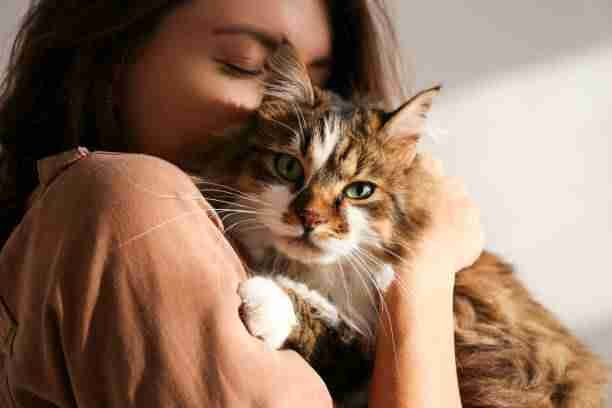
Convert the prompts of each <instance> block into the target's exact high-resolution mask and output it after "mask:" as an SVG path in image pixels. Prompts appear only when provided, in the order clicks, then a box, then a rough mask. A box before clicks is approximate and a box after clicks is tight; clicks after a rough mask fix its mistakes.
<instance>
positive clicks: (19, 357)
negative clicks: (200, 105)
mask: <svg viewBox="0 0 612 408" xmlns="http://www.w3.org/2000/svg"><path fill="white" fill-rule="evenodd" d="M209 209H210V207H209V206H207V204H206V203H205V202H204V201H203V199H202V197H201V196H200V194H199V192H198V191H197V189H196V188H195V186H194V185H193V183H192V182H191V181H190V180H189V179H188V178H187V176H185V175H184V174H183V173H182V172H180V171H179V170H178V169H177V168H175V167H174V166H171V165H170V164H168V163H166V162H163V161H161V160H159V159H155V158H152V157H148V156H143V155H123V154H96V153H94V154H92V156H91V157H88V158H84V159H82V160H80V161H79V162H78V163H76V164H74V165H72V166H71V167H70V168H68V169H67V170H65V172H64V173H62V174H60V175H59V176H58V177H57V178H56V179H55V181H54V182H53V183H52V184H51V185H50V186H49V187H48V189H46V191H45V194H44V195H43V196H42V197H41V199H40V201H37V202H36V203H35V204H34V208H33V210H32V211H31V212H30V213H29V215H28V218H27V219H26V220H25V221H24V223H23V225H22V227H21V230H20V231H19V232H18V235H17V236H16V237H15V239H17V238H20V239H21V240H22V243H23V246H25V249H26V250H25V252H24V251H23V250H20V253H21V254H22V255H21V256H23V257H24V259H25V260H19V259H12V260H14V261H16V262H11V263H10V265H11V268H12V269H11V270H13V269H16V268H21V269H19V272H18V276H17V278H16V284H15V285H14V286H13V287H14V288H15V290H16V291H17V290H18V291H19V293H17V294H16V295H15V299H16V301H15V302H13V304H16V305H19V308H18V313H17V320H18V335H17V337H16V339H15V354H14V356H13V357H12V362H14V364H15V367H16V368H15V372H17V373H19V375H16V376H13V377H12V386H14V387H15V389H18V390H19V392H16V393H15V395H16V398H17V400H18V403H19V405H20V406H32V407H34V406H38V405H37V404H35V403H33V402H32V401H33V400H34V399H37V401H40V399H43V400H44V401H46V404H45V406H46V405H49V404H51V405H57V406H78V407H83V408H93V407H106V408H113V407H122V408H127V407H151V408H155V407H160V408H161V407H170V406H183V407H220V408H221V407H237V406H247V407H248V406H258V407H268V408H270V407H289V406H290V407H296V408H298V407H321V408H322V407H331V398H330V396H329V394H328V392H327V391H326V389H325V385H324V384H323V382H322V381H321V379H320V378H318V376H317V375H316V373H315V372H314V371H313V370H312V368H310V367H309V366H308V364H307V363H306V362H305V361H304V360H302V359H301V358H300V357H299V356H298V355H297V354H296V353H294V352H290V351H282V352H277V351H270V350H268V349H266V348H265V347H264V345H263V344H262V343H261V342H260V341H259V340H257V339H255V338H253V337H252V336H251V335H250V334H249V333H248V332H247V330H246V329H245V328H244V325H243V324H242V322H241V321H240V318H239V316H238V307H239V305H240V299H239V297H238V295H237V293H236V288H237V286H238V283H239V282H240V280H241V279H244V277H245V272H244V270H243V268H242V265H241V263H240V260H239V259H238V258H237V256H236V254H235V253H234V252H233V251H232V249H231V247H230V246H229V244H228V243H227V241H226V240H225V238H224V237H223V234H222V233H221V231H220V230H219V229H218V228H217V227H216V226H215V225H214V223H213V222H212V221H211V220H210V219H209V217H208V210H209ZM23 246H22V245H20V247H22V248H23ZM41 404H42V403H41Z"/></svg>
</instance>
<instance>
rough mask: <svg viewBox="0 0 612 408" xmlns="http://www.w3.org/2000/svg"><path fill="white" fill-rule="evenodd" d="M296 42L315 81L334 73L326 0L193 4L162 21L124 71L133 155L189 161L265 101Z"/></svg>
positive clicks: (124, 112) (124, 114)
mask: <svg viewBox="0 0 612 408" xmlns="http://www.w3.org/2000/svg"><path fill="white" fill-rule="evenodd" d="M285 39H286V40H289V41H290V42H291V43H292V44H293V45H294V46H295V47H296V48H297V50H298V52H299V53H300V55H301V57H302V60H303V61H304V62H305V63H306V64H307V65H308V68H309V72H310V74H311V77H312V79H313V82H314V83H316V84H318V85H323V84H324V83H325V81H326V79H327V78H328V77H329V75H330V68H331V60H330V56H331V33H330V23H329V18H328V14H327V8H326V6H325V1H324V0H288V1H286V0H192V1H189V2H187V3H186V4H185V5H183V6H179V7H178V8H177V9H176V10H175V11H174V12H172V14H170V15H168V16H167V17H166V18H165V19H164V21H163V22H162V23H161V25H160V27H159V28H158V30H157V33H156V34H155V36H154V37H153V38H152V39H151V40H150V42H149V43H148V44H147V45H146V46H145V47H144V48H143V49H142V50H141V52H140V53H139V55H137V56H136V58H135V59H134V62H133V63H132V64H129V65H127V66H126V67H124V71H123V72H122V73H121V79H120V82H119V83H120V87H121V93H120V95H121V99H120V101H119V111H120V115H121V119H122V125H123V128H124V131H125V132H126V135H127V137H128V143H129V146H130V150H132V151H136V152H142V153H148V154H152V155H156V156H159V157H162V158H165V159H167V160H170V161H172V162H174V163H177V164H181V163H187V162H188V160H189V158H190V157H196V156H197V153H198V151H202V150H204V149H205V148H206V145H207V143H208V142H209V141H210V138H212V137H215V135H218V134H219V133H220V132H221V131H223V130H226V129H228V128H231V127H234V126H239V125H241V124H244V122H245V120H246V119H247V118H248V117H249V115H250V113H252V112H253V110H254V109H255V108H257V106H258V105H259V103H260V99H261V85H260V83H259V80H260V79H262V78H263V77H264V76H265V74H264V73H263V67H264V63H265V60H266V58H267V57H268V55H269V54H270V53H271V52H272V51H273V50H274V48H275V46H276V45H278V44H279V43H280V42H282V41H283V40H285Z"/></svg>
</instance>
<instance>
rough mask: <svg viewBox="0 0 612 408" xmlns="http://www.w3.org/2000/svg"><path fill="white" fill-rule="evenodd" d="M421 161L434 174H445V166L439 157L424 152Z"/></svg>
mask: <svg viewBox="0 0 612 408" xmlns="http://www.w3.org/2000/svg"><path fill="white" fill-rule="evenodd" d="M421 163H422V165H423V168H425V170H427V171H429V172H430V173H431V174H433V175H434V176H443V175H444V166H443V165H442V162H441V161H440V160H438V159H435V158H433V157H432V156H431V155H430V154H427V153H424V154H422V155H421Z"/></svg>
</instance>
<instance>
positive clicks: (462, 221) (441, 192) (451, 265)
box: [397, 155, 484, 288]
mask: <svg viewBox="0 0 612 408" xmlns="http://www.w3.org/2000/svg"><path fill="white" fill-rule="evenodd" d="M421 166H422V168H423V169H424V170H425V171H426V172H428V173H429V174H430V175H431V176H432V177H433V179H434V180H435V186H436V188H434V189H432V197H430V201H429V203H430V208H429V211H430V217H431V222H430V223H429V225H428V226H427V227H426V229H425V230H424V231H423V234H422V236H421V242H420V244H419V245H418V247H417V249H416V252H415V257H414V259H413V260H412V265H407V268H403V269H409V270H411V271H412V272H413V273H414V274H415V275H418V274H424V275H422V276H423V277H424V279H426V280H427V281H428V282H429V283H430V284H445V286H447V287H450V288H452V286H453V284H454V276H455V273H456V272H458V271H459V270H461V269H463V268H466V267H468V266H470V265H472V264H473V263H474V262H475V261H476V259H478V257H479V256H480V254H481V252H482V249H483V245H484V234H483V231H482V226H481V223H480V211H479V209H478V207H477V206H476V204H475V203H474V202H473V201H472V200H471V199H470V197H469V196H468V194H467V192H466V188H465V185H464V183H463V181H462V180H461V179H459V178H456V177H449V176H446V175H444V171H443V168H442V163H441V162H440V161H439V160H437V159H434V158H432V157H431V156H427V155H422V156H421ZM397 272H398V274H399V277H400V279H401V278H404V279H406V278H409V277H408V276H406V274H407V273H408V272H407V271H401V270H398V271H397ZM416 277H417V276H414V277H413V278H416Z"/></svg>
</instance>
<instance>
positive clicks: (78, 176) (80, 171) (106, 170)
mask: <svg viewBox="0 0 612 408" xmlns="http://www.w3.org/2000/svg"><path fill="white" fill-rule="evenodd" d="M56 184H58V186H57V187H59V188H60V189H62V188H63V189H65V188H82V187H83V186H86V187H87V191H88V192H90V193H92V194H104V195H111V196H113V197H114V198H121V197H124V196H125V197H129V196H130V195H138V196H140V195H145V196H146V195H150V196H151V198H153V197H156V196H157V197H159V196H167V195H174V196H177V197H181V196H185V195H193V194H195V193H197V192H198V191H197V188H196V187H195V185H194V184H193V182H192V181H191V179H190V177H189V176H188V175H187V174H186V173H184V172H183V171H182V170H181V169H179V168H178V167H177V166H175V165H174V164H172V163H170V162H168V161H166V160H163V159H160V158H158V157H154V156H149V155H145V154H132V153H111V152H93V153H91V154H89V155H88V156H87V157H85V158H83V159H82V160H79V161H78V162H76V163H74V164H73V165H72V166H70V167H69V168H67V169H66V170H65V171H64V172H63V173H62V174H60V175H59V176H58V180H57V183H56ZM57 187H56V188H57ZM117 195H118V196H119V197H115V196H117ZM97 198H104V197H97Z"/></svg>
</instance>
